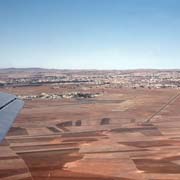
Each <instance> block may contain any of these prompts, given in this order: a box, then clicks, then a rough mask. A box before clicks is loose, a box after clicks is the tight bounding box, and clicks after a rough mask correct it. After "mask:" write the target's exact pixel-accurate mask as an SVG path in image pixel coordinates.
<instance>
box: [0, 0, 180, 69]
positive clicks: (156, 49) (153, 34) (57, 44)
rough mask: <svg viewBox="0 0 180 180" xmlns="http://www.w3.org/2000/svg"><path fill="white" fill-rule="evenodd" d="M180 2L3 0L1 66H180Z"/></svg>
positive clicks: (127, 67)
mask: <svg viewBox="0 0 180 180" xmlns="http://www.w3.org/2000/svg"><path fill="white" fill-rule="evenodd" d="M179 9H180V1H179V0H0V68H7V67H42V68H61V69H134V68H180V11H179Z"/></svg>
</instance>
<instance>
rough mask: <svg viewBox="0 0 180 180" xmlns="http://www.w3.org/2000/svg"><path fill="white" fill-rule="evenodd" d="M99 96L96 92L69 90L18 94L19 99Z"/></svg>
mask: <svg viewBox="0 0 180 180" xmlns="http://www.w3.org/2000/svg"><path fill="white" fill-rule="evenodd" d="M97 96H99V94H98V93H96V94H92V93H80V92H71V93H65V94H52V93H51V94H48V93H41V94H39V95H27V96H19V98H20V99H23V100H33V99H48V100H49V99H72V98H74V99H85V98H95V97H97Z"/></svg>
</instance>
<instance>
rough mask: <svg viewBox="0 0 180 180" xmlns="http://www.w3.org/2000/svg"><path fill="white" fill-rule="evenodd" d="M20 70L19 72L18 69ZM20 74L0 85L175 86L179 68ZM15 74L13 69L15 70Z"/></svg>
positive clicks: (179, 76)
mask: <svg viewBox="0 0 180 180" xmlns="http://www.w3.org/2000/svg"><path fill="white" fill-rule="evenodd" d="M11 73H13V72H11ZM21 73H22V72H21ZM24 74H25V75H24V77H23V76H21V77H20V76H17V77H16V76H13V75H12V76H11V77H8V76H7V78H3V79H1V77H0V87H7V86H14V87H17V86H41V85H48V84H50V85H51V84H52V85H63V84H79V85H81V84H84V85H96V86H113V87H130V88H139V87H140V88H179V87H180V71H179V70H169V71H168V70H131V71H130V70H129V71H117V70H114V71H113V70H111V71H95V70H88V71H83V70H82V71H80V70H79V71H73V70H66V71H63V70H59V71H57V70H56V71H52V70H51V72H49V71H47V72H46V71H44V72H41V73H39V72H33V73H29V74H28V76H27V75H26V73H25V72H24ZM16 75H17V71H16Z"/></svg>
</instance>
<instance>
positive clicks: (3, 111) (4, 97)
mask: <svg viewBox="0 0 180 180" xmlns="http://www.w3.org/2000/svg"><path fill="white" fill-rule="evenodd" d="M23 105H24V102H23V101H22V100H20V99H18V98H17V97H16V96H14V95H11V94H6V93H0V143H1V141H2V140H3V139H4V137H5V136H6V134H7V133H8V131H9V129H10V127H11V126H12V123H13V122H14V120H15V118H16V116H17V115H18V113H19V112H20V110H21V109H22V107H23Z"/></svg>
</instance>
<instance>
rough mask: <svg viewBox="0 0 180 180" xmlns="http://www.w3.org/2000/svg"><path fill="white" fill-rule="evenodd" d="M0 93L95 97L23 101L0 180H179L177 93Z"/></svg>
mask: <svg viewBox="0 0 180 180" xmlns="http://www.w3.org/2000/svg"><path fill="white" fill-rule="evenodd" d="M82 86H83V87H84V88H83V90H82ZM85 87H86V88H85ZM1 91H4V92H9V93H14V94H17V95H21V96H23V97H24V96H28V95H32V94H40V93H42V92H43V93H44V94H49V93H50V94H57V93H64V92H72V91H76V92H80V91H81V93H84V94H85V93H94V94H98V96H95V97H91V98H82V97H81V98H80V97H77V98H61V99H51V98H45V99H44V98H35V99H32V100H29V99H26V100H25V106H24V109H23V110H22V112H21V114H20V115H19V116H18V118H17V120H16V122H15V123H14V124H13V127H12V128H11V129H10V131H9V133H8V135H7V137H6V139H5V141H4V143H3V144H1V146H0V179H2V180H17V179H24V180H30V179H33V180H179V179H180V151H179V149H180V131H179V130H180V121H179V119H180V111H179V107H180V91H179V90H178V89H173V88H158V89H156V88H154V89H153V88H152V89H149V88H136V89H135V88H126V87H125V88H111V86H109V87H106V88H105V87H104V86H103V87H102V86H99V87H96V88H89V87H87V86H86V85H82V84H81V85H79V86H75V85H72V84H70V85H66V86H59V87H58V88H52V86H51V85H42V86H36V87H34V86H33V87H31V86H25V87H7V88H1Z"/></svg>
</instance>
